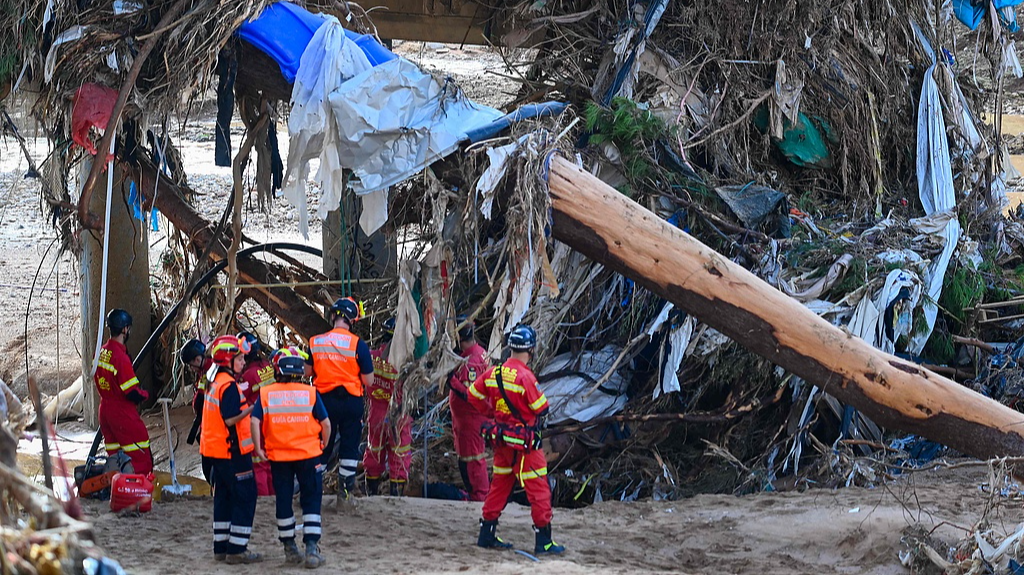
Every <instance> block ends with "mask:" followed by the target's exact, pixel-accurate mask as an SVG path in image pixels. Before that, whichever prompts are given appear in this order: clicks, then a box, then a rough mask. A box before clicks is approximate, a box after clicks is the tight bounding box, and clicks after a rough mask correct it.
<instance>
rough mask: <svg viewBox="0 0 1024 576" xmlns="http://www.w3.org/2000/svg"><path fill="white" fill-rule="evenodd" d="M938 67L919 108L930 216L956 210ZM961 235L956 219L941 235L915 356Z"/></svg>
mask: <svg viewBox="0 0 1024 576" xmlns="http://www.w3.org/2000/svg"><path fill="white" fill-rule="evenodd" d="M938 66H939V65H938V64H932V65H931V67H929V68H928V71H927V72H925V75H924V85H923V86H922V88H921V102H920V104H919V106H918V109H917V185H918V194H919V195H920V198H921V205H922V206H923V207H924V211H925V214H926V215H928V216H931V215H933V214H937V213H940V212H946V211H953V210H955V208H956V194H955V192H954V190H953V169H952V167H951V164H950V158H949V141H948V139H947V138H946V123H945V120H944V119H943V114H942V96H941V94H939V86H938V83H936V81H935V74H936V73H937V72H938V71H939V70H940V69H939V68H938ZM943 72H944V71H943ZM954 214H955V212H954ZM960 234H961V229H960V221H959V220H957V218H951V219H950V220H949V221H948V222H947V223H946V226H945V229H944V230H943V231H942V232H941V234H940V235H941V236H942V237H943V238H944V240H945V244H944V246H943V249H942V253H941V254H940V255H939V257H938V258H937V259H935V260H934V261H932V264H931V266H930V267H929V269H928V273H927V275H926V277H925V278H924V284H925V290H924V291H925V294H927V295H928V298H926V299H925V301H924V303H923V304H922V306H921V308H922V311H923V313H924V317H925V322H926V327H925V328H924V329H923V330H921V331H919V332H916V333H915V334H914V335H913V336H912V337H911V339H910V346H909V347H908V351H909V352H910V353H912V354H920V353H921V350H923V349H924V345H925V344H926V343H927V342H928V338H929V337H930V336H931V334H932V329H933V328H934V327H935V318H936V316H938V312H939V309H938V305H937V304H936V303H937V302H938V301H939V296H941V295H942V279H943V277H945V275H946V269H947V268H948V267H949V261H950V259H951V258H952V257H953V252H954V251H955V250H956V246H957V243H958V242H959V241H960Z"/></svg>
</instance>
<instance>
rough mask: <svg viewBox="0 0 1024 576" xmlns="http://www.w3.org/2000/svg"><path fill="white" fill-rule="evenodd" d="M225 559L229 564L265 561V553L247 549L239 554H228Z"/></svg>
mask: <svg viewBox="0 0 1024 576" xmlns="http://www.w3.org/2000/svg"><path fill="white" fill-rule="evenodd" d="M224 561H225V562H227V563H228V564H255V563H257V562H263V555H262V554H258V553H256V552H252V551H249V550H246V551H245V552H241V553H239V554H228V555H227V557H226V558H225V559H224Z"/></svg>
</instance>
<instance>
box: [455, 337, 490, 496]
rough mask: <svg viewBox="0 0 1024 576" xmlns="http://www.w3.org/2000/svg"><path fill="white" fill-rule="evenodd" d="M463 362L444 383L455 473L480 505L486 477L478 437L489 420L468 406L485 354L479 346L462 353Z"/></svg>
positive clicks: (484, 366) (483, 450)
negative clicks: (470, 392)
mask: <svg viewBox="0 0 1024 576" xmlns="http://www.w3.org/2000/svg"><path fill="white" fill-rule="evenodd" d="M460 353H461V355H462V357H463V358H466V363H465V364H463V365H462V366H459V368H458V369H457V370H456V371H455V372H454V373H453V374H452V377H451V379H450V380H449V381H448V386H449V387H450V388H451V392H450V393H449V394H448V407H449V408H450V409H451V413H452V435H453V436H455V452H456V453H457V454H458V455H459V471H460V472H462V474H463V478H462V480H463V482H464V483H465V484H466V491H467V492H469V499H470V500H472V501H474V502H483V501H484V497H486V496H487V490H488V488H490V484H491V482H490V479H489V478H488V476H487V446H486V445H485V444H484V438H483V436H481V435H480V428H481V427H482V426H483V425H484V424H485V423H486V422H488V421H489V420H490V419H489V418H488V417H487V416H485V415H483V414H481V413H480V411H479V410H477V409H476V408H474V407H473V405H472V404H470V403H469V396H468V395H469V387H470V386H471V385H472V384H473V382H475V381H476V379H477V377H479V376H480V375H481V374H483V373H484V372H485V371H486V370H487V367H488V366H487V351H486V350H484V348H483V346H481V345H479V344H473V347H472V348H470V349H468V350H466V351H464V352H462V351H460Z"/></svg>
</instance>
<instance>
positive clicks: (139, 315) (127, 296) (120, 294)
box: [77, 162, 156, 427]
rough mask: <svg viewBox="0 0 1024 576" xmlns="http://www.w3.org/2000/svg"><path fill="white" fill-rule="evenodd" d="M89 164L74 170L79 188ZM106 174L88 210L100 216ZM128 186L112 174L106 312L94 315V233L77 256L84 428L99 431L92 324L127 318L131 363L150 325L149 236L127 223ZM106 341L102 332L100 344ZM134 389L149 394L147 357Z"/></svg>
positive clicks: (97, 272) (98, 250)
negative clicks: (114, 314)
mask: <svg viewBox="0 0 1024 576" xmlns="http://www.w3.org/2000/svg"><path fill="white" fill-rule="evenodd" d="M90 168H91V163H89V162H83V163H82V166H81V167H80V169H79V174H78V176H79V178H78V183H77V184H78V187H79V189H80V187H81V183H82V182H83V181H84V180H85V177H86V176H87V175H88V174H89V170H90ZM106 182H107V180H106V173H104V175H103V177H102V179H101V181H100V182H99V183H97V189H96V191H95V193H94V194H93V195H92V203H91V204H90V206H89V209H90V210H92V212H93V213H94V214H98V215H100V216H102V215H103V213H104V210H105V209H106V199H107V188H106ZM128 187H129V182H128V181H126V180H123V175H122V173H121V171H120V170H117V169H115V171H114V192H113V202H112V208H111V212H110V228H109V229H108V230H107V231H106V233H107V234H110V249H109V254H108V256H107V300H106V306H105V307H106V309H105V310H99V305H100V286H101V274H102V266H103V236H102V235H101V234H98V233H89V232H84V233H83V234H82V256H81V265H80V266H79V271H80V275H81V285H82V374H83V375H84V378H85V382H84V383H85V386H84V388H85V390H86V394H85V410H84V413H85V420H86V423H87V424H88V425H89V426H94V427H95V426H97V425H98V412H97V410H98V407H99V397H98V395H97V393H96V386H95V385H94V384H93V380H92V368H93V366H92V363H93V361H94V354H95V350H96V330H97V325H98V324H97V323H99V325H102V323H103V320H104V318H105V317H106V315H107V311H109V310H112V309H114V308H123V309H125V310H127V311H128V313H129V314H131V315H132V335H131V338H130V339H129V340H128V354H129V356H131V357H132V359H134V358H135V355H136V354H138V353H139V350H140V349H141V348H142V345H143V344H144V343H145V342H146V339H147V338H149V335H150V334H151V333H152V323H151V320H150V287H149V234H148V228H147V226H146V224H144V223H143V222H140V221H139V220H136V219H135V218H133V217H132V214H131V212H130V211H129V208H128V206H127V204H128V202H127V199H128ZM109 337H110V334H109V332H108V331H107V330H106V329H104V331H103V340H104V341H105V340H106V339H107V338H109ZM136 376H138V378H139V383H140V384H141V385H142V387H143V388H144V389H145V390H147V391H150V392H152V391H154V389H155V388H156V382H155V381H154V379H153V362H152V355H150V357H149V358H147V359H146V360H145V361H144V362H143V363H142V364H141V365H140V366H138V367H137V368H136Z"/></svg>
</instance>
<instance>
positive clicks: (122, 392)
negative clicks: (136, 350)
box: [93, 339, 153, 474]
mask: <svg viewBox="0 0 1024 576" xmlns="http://www.w3.org/2000/svg"><path fill="white" fill-rule="evenodd" d="M93 381H94V382H95V383H96V389H97V390H99V394H100V409H99V416H100V432H101V433H102V434H103V440H104V443H105V445H104V448H106V450H107V454H115V453H116V452H117V451H118V450H124V452H125V454H127V455H128V457H129V458H131V459H132V467H133V468H134V469H135V473H136V474H149V473H150V472H152V471H153V455H152V453H151V452H150V450H149V431H148V430H146V425H145V424H143V422H142V418H140V417H139V411H138V409H137V408H136V407H135V403H134V402H133V401H132V400H130V399H129V397H128V395H129V394H133V395H134V394H139V395H140V396H141V398H142V400H145V399H146V398H148V397H149V395H148V394H146V391H145V390H143V389H142V387H140V386H139V379H138V378H136V377H135V369H134V368H132V361H131V359H130V358H129V357H128V350H127V349H126V348H125V347H124V344H121V343H120V342H118V341H116V340H113V339H111V340H107V343H106V344H104V345H103V348H101V349H100V358H99V365H98V366H97V367H96V374H95V375H94V376H93Z"/></svg>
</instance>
